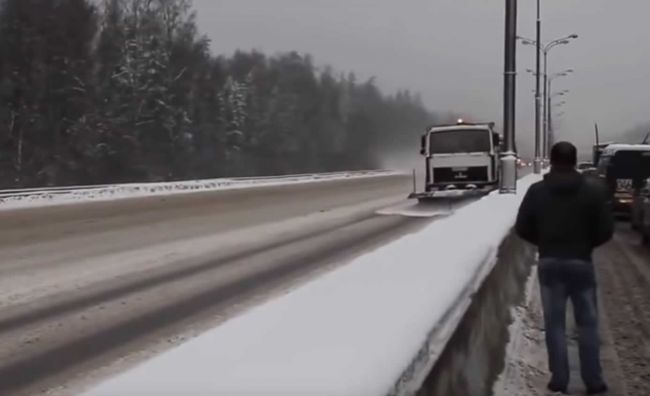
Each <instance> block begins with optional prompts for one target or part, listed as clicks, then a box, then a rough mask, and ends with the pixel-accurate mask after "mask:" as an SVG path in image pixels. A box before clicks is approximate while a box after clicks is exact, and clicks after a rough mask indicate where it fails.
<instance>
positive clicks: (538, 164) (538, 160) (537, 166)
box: [533, 0, 542, 174]
mask: <svg viewBox="0 0 650 396" xmlns="http://www.w3.org/2000/svg"><path fill="white" fill-rule="evenodd" d="M540 10H541V7H540V0H537V45H536V47H537V57H536V59H535V63H536V72H535V162H534V165H533V169H534V172H535V173H537V174H540V173H542V157H541V155H542V153H541V147H540V146H541V136H540V135H541V131H540V128H541V119H540V118H541V114H540V113H541V110H542V97H541V87H540V84H541V81H540V80H541V78H540V77H541V76H540V72H541V70H540V62H541V59H540V58H541V53H540V52H541V51H540V43H541V42H542V17H541V13H540Z"/></svg>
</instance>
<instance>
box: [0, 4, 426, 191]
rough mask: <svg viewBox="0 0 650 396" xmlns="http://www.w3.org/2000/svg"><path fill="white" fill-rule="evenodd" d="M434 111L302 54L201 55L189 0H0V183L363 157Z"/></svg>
mask: <svg viewBox="0 0 650 396" xmlns="http://www.w3.org/2000/svg"><path fill="white" fill-rule="evenodd" d="M217 39H221V40H227V38H217ZM337 66H342V67H344V66H345V65H337ZM433 118H434V117H433V115H432V114H431V113H430V112H428V111H427V110H426V109H425V108H424V107H423V105H422V104H421V101H420V99H419V97H418V96H417V95H414V94H411V93H409V92H408V91H402V92H398V93H395V94H392V95H385V94H383V93H382V92H380V90H379V89H378V88H377V85H376V83H375V81H374V79H370V80H367V81H358V80H357V78H355V76H354V74H352V73H339V72H335V71H333V70H331V69H322V68H317V67H316V66H315V65H314V61H313V60H312V58H311V57H310V56H309V55H306V54H298V53H285V54H280V55H273V56H267V55H265V54H262V53H257V52H237V53H235V54H232V55H229V56H219V55H217V54H211V52H210V41H209V39H208V38H206V37H204V36H203V35H201V33H200V32H199V31H198V29H197V26H196V23H195V18H194V10H193V8H192V3H191V0H103V1H97V0H94V1H92V0H0V188H11V187H31V186H54V185H70V184H97V183H119V182H144V181H167V180H181V179H197V178H213V177H224V176H228V177H235V176H254V175H275V174H287V173H306V172H322V171H336V170H343V169H345V170H350V169H360V168H374V167H377V166H379V162H378V159H379V156H380V155H382V154H383V153H386V152H387V150H390V149H393V148H400V149H404V148H406V147H408V148H410V150H413V152H414V153H416V152H417V144H418V143H417V141H418V140H417V139H418V137H417V136H418V134H419V132H420V131H421V130H422V129H423V128H424V127H425V126H426V125H427V124H428V123H430V122H433V121H434V119H433Z"/></svg>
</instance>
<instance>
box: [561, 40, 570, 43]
mask: <svg viewBox="0 0 650 396" xmlns="http://www.w3.org/2000/svg"><path fill="white" fill-rule="evenodd" d="M569 43H570V41H569V40H562V41H560V43H559V44H569Z"/></svg>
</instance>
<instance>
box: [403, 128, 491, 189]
mask: <svg viewBox="0 0 650 396" xmlns="http://www.w3.org/2000/svg"><path fill="white" fill-rule="evenodd" d="M501 141H502V139H501V136H500V135H499V134H498V133H497V132H496V131H495V130H494V123H482V124H473V123H466V122H463V120H458V122H457V123H456V124H453V125H436V126H431V127H429V128H427V130H426V132H425V133H424V134H423V135H422V137H421V147H420V154H421V155H422V156H423V157H424V159H425V161H424V162H425V180H424V191H420V192H417V191H414V192H413V193H412V194H411V195H410V196H409V198H411V199H418V200H419V201H427V200H435V199H454V198H456V199H463V198H467V197H472V196H481V195H486V194H488V193H490V192H491V191H493V190H495V189H496V188H498V185H499V176H500V169H499V166H500V161H499V156H500V151H501V149H500V145H501ZM414 185H415V186H417V183H415V181H414Z"/></svg>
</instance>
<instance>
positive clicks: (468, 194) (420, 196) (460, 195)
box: [409, 189, 493, 202]
mask: <svg viewBox="0 0 650 396" xmlns="http://www.w3.org/2000/svg"><path fill="white" fill-rule="evenodd" d="M492 191H493V190H492V189H481V190H442V191H430V192H421V193H411V194H410V195H409V199H417V200H418V201H420V202H427V201H439V200H445V201H454V200H463V199H467V198H480V197H482V196H485V195H488V194H489V193H490V192H492Z"/></svg>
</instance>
